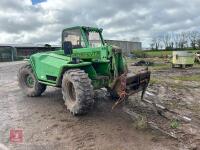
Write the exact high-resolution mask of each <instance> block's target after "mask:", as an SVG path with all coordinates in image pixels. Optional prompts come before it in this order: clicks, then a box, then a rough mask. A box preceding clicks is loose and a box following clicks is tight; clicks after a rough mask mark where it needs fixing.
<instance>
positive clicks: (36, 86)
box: [17, 64, 46, 97]
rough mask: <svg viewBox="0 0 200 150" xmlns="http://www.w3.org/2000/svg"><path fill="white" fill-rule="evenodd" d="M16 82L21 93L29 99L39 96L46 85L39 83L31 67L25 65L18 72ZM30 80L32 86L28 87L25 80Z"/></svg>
mask: <svg viewBox="0 0 200 150" xmlns="http://www.w3.org/2000/svg"><path fill="white" fill-rule="evenodd" d="M17 76H18V82H19V86H20V88H21V89H22V91H23V92H24V93H25V94H26V95H27V96H30V97H36V96H40V95H41V94H42V93H43V92H44V91H45V90H46V85H45V84H42V83H39V82H38V80H37V79H36V78H35V75H34V73H33V70H32V67H31V65H30V64H26V65H24V66H22V67H21V68H20V69H19V71H18V75H17ZM28 77H29V78H31V79H32V80H33V85H32V86H30V85H28V83H27V78H28Z"/></svg>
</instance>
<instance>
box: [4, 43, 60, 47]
mask: <svg viewBox="0 0 200 150" xmlns="http://www.w3.org/2000/svg"><path fill="white" fill-rule="evenodd" d="M45 45H46V44H0V47H45ZM49 45H51V44H49ZM51 47H61V46H60V45H51Z"/></svg>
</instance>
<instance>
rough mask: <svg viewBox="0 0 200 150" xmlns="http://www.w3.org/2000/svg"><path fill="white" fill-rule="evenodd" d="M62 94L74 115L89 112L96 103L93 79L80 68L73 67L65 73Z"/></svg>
mask: <svg viewBox="0 0 200 150" xmlns="http://www.w3.org/2000/svg"><path fill="white" fill-rule="evenodd" d="M62 94H63V99H64V101H65V105H66V106H67V109H68V110H69V111H70V112H71V113H72V114H73V115H81V114H85V113H87V112H88V111H89V110H90V109H91V108H92V106H93V104H94V92H93V86H92V84H91V80H90V78H89V77H88V75H87V74H86V73H85V72H84V71H83V70H80V69H71V70H68V71H67V72H65V73H64V75H63V79H62Z"/></svg>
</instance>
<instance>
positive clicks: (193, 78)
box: [171, 75, 200, 81]
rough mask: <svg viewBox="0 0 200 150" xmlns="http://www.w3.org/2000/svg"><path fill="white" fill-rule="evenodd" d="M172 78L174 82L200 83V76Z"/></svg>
mask: <svg viewBox="0 0 200 150" xmlns="http://www.w3.org/2000/svg"><path fill="white" fill-rule="evenodd" d="M171 78H172V79H174V80H180V81H200V75H190V76H175V77H171Z"/></svg>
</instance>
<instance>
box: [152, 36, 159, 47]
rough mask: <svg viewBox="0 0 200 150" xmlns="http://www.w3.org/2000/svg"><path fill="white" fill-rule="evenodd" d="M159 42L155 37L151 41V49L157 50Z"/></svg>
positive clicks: (157, 37)
mask: <svg viewBox="0 0 200 150" xmlns="http://www.w3.org/2000/svg"><path fill="white" fill-rule="evenodd" d="M160 42H161V38H160V36H155V37H154V38H153V39H152V44H153V48H154V47H155V49H156V50H158V49H159V47H160Z"/></svg>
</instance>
